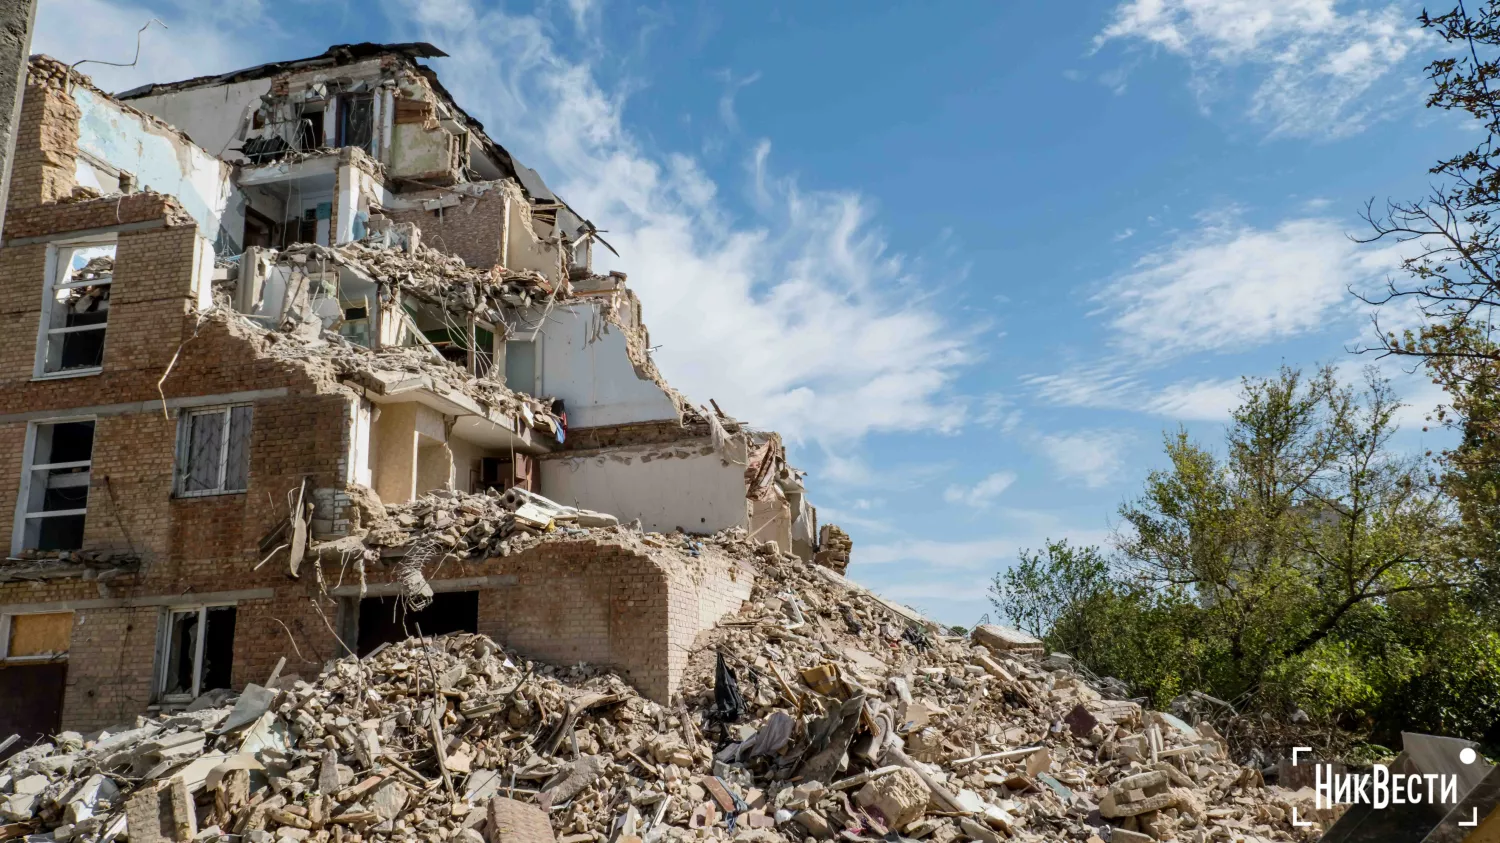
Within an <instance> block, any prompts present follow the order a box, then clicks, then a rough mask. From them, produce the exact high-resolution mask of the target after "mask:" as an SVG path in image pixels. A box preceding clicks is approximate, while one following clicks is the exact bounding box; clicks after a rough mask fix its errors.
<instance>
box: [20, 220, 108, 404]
mask: <svg viewBox="0 0 1500 843" xmlns="http://www.w3.org/2000/svg"><path fill="white" fill-rule="evenodd" d="M56 267H57V268H56V270H55V271H54V272H53V273H52V275H51V277H49V278H48V279H47V289H46V293H45V297H44V299H43V302H42V336H41V348H40V349H39V350H38V353H37V358H38V359H37V371H36V375H37V376H38V377H43V376H46V375H60V374H68V375H75V374H92V373H95V372H97V371H99V367H100V366H102V365H103V363H104V329H105V327H106V323H107V322H108V321H109V289H110V284H111V282H112V281H113V280H114V272H115V247H114V244H113V243H111V244H107V245H94V246H60V247H58V248H57V253H56Z"/></svg>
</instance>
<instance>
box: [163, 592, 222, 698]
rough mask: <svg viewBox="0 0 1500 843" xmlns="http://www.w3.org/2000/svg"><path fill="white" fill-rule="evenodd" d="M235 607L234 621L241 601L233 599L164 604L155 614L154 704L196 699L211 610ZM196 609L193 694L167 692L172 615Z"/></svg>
mask: <svg viewBox="0 0 1500 843" xmlns="http://www.w3.org/2000/svg"><path fill="white" fill-rule="evenodd" d="M224 608H229V609H234V613H235V621H236V623H238V621H239V611H240V610H239V604H238V603H237V602H235V601H233V600H231V601H227V602H217V603H189V604H187V605H184V606H163V607H161V611H160V612H158V613H157V615H156V659H155V666H154V667H153V668H152V670H151V702H152V703H153V704H155V705H182V704H186V703H190V702H192V701H193V700H196V699H197V698H198V697H199V696H201V695H202V693H203V689H202V685H203V649H204V647H205V646H207V642H208V635H207V634H206V633H207V631H208V610H209V609H224ZM194 612H196V613H197V615H198V640H197V641H195V642H194V644H193V690H192V693H191V694H168V693H167V690H166V688H164V687H162V686H163V685H165V684H166V682H167V675H168V673H167V660H168V659H170V658H171V656H172V619H173V618H174V617H176V616H177V615H187V614H192V613H194Z"/></svg>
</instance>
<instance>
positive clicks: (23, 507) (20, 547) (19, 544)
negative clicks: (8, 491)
mask: <svg viewBox="0 0 1500 843" xmlns="http://www.w3.org/2000/svg"><path fill="white" fill-rule="evenodd" d="M69 422H93V423H94V436H95V438H96V439H97V438H98V435H99V419H98V417H96V416H58V417H56V418H48V419H37V420H35V421H33V422H30V423H29V424H27V425H26V441H25V443H24V444H23V445H22V447H23V448H24V449H25V450H24V451H23V452H22V453H21V486H20V494H19V495H17V496H16V520H15V525H14V526H13V527H12V529H11V537H10V552H11V555H12V556H16V555H19V554H20V553H21V552H22V551H25V550H33V549H35V548H28V547H26V532H27V530H26V527H27V525H28V524H29V523H30V521H31V519H33V518H56V517H59V516H73V515H82V516H83V517H84V526H85V529H87V525H88V514H89V508H88V501H87V496H85V501H84V506H83V509H59V510H53V511H51V512H46V511H43V512H31V511H30V510H29V509H28V508H27V506H28V503H29V502H30V500H31V481H32V478H34V477H35V476H36V473H37V471H40V470H49V469H56V468H85V467H87V468H88V475H87V476H88V478H89V483H86V484H84V485H85V486H89V485H91V484H92V483H93V476H94V447H93V444H94V443H90V445H89V458H88V459H87V460H73V461H71V462H50V463H41V464H40V465H37V464H33V463H32V461H31V460H32V457H33V455H35V453H36V433H37V428H39V427H42V426H43V425H53V424H68V423H69Z"/></svg>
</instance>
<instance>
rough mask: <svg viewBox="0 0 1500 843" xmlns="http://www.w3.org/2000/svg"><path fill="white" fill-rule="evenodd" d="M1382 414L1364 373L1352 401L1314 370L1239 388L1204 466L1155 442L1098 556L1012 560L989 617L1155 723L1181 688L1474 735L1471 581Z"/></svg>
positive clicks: (1467, 565) (1428, 491)
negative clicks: (1128, 688)
mask: <svg viewBox="0 0 1500 843" xmlns="http://www.w3.org/2000/svg"><path fill="white" fill-rule="evenodd" d="M1399 406H1400V405H1399V404H1398V403H1397V402H1396V400H1395V398H1394V396H1393V395H1392V393H1391V390H1390V386H1389V384H1387V383H1386V382H1385V381H1384V380H1382V379H1380V378H1378V377H1376V376H1375V375H1374V373H1373V372H1371V373H1367V376H1366V382H1365V383H1364V385H1363V387H1362V388H1361V389H1358V390H1356V389H1354V388H1352V387H1349V386H1344V385H1341V384H1340V383H1339V382H1338V381H1337V379H1336V378H1335V376H1334V373H1333V371H1332V370H1331V369H1328V368H1324V369H1320V370H1318V371H1317V372H1315V373H1313V374H1311V375H1304V374H1303V373H1302V372H1299V371H1297V370H1294V369H1283V370H1282V371H1281V372H1280V373H1279V374H1278V375H1277V376H1276V377H1271V378H1262V379H1255V378H1248V379H1246V380H1245V381H1244V389H1243V394H1242V403H1241V404H1240V406H1239V407H1238V408H1236V409H1235V410H1234V411H1233V414H1232V421H1231V422H1230V424H1229V425H1228V426H1227V429H1226V432H1225V437H1224V446H1223V448H1222V449H1220V450H1219V451H1218V452H1216V451H1214V450H1212V449H1210V448H1207V447H1205V446H1203V445H1200V444H1198V443H1196V442H1194V441H1193V440H1192V439H1190V438H1189V437H1188V436H1187V434H1186V433H1185V432H1182V431H1178V432H1177V433H1174V434H1170V435H1168V436H1167V437H1166V441H1165V446H1166V447H1165V450H1166V457H1167V466H1166V467H1165V468H1163V469H1161V470H1158V471H1154V472H1152V473H1151V474H1150V476H1149V477H1148V478H1147V479H1146V482H1145V484H1144V489H1143V491H1142V493H1141V494H1140V495H1139V496H1138V497H1136V498H1134V499H1132V500H1130V501H1127V502H1126V503H1125V504H1124V505H1123V506H1122V507H1121V510H1120V514H1121V517H1122V524H1121V527H1120V529H1119V530H1118V531H1117V535H1116V538H1115V542H1114V553H1113V555H1111V556H1106V555H1105V554H1104V553H1103V552H1101V551H1099V550H1098V549H1096V548H1078V547H1074V546H1071V545H1069V544H1068V543H1067V542H1049V543H1048V545H1047V547H1046V548H1045V549H1044V550H1043V551H1041V552H1038V553H1030V552H1027V553H1023V554H1021V558H1020V560H1019V561H1018V563H1017V564H1016V565H1015V566H1014V567H1013V568H1011V569H1010V570H1008V571H1005V572H1002V573H1001V574H999V575H997V576H996V578H995V585H994V587H993V588H992V598H993V600H994V602H995V605H996V607H997V608H998V609H1000V610H1001V611H1002V612H1003V613H1004V614H1005V616H1006V617H1007V618H1008V619H1010V621H1011V622H1013V623H1016V624H1017V625H1020V626H1022V627H1023V628H1025V629H1028V630H1031V631H1033V632H1035V633H1037V634H1040V635H1043V636H1044V637H1045V639H1046V640H1047V642H1048V644H1049V645H1051V646H1053V647H1054V648H1057V649H1062V650H1064V651H1067V652H1069V653H1070V654H1072V655H1074V656H1075V657H1077V658H1079V659H1080V660H1081V661H1082V662H1083V663H1084V664H1085V665H1087V666H1088V667H1090V668H1091V669H1093V670H1095V671H1096V672H1101V673H1108V674H1111V675H1115V676H1118V677H1120V678H1122V679H1125V680H1127V681H1129V682H1132V683H1134V684H1135V686H1136V687H1137V688H1138V689H1140V691H1141V692H1142V693H1145V694H1147V695H1150V696H1152V697H1153V698H1154V700H1155V702H1156V703H1157V704H1158V705H1162V704H1165V703H1166V702H1167V701H1169V700H1170V699H1171V697H1172V696H1175V695H1176V694H1178V693H1180V692H1182V691H1184V690H1190V689H1198V690H1203V691H1205V692H1207V693H1209V694H1212V695H1214V696H1216V697H1221V698H1224V699H1241V700H1250V701H1251V703H1250V704H1251V705H1253V706H1259V707H1261V708H1263V709H1270V710H1276V711H1283V712H1284V711H1288V710H1290V709H1292V708H1294V707H1301V708H1304V709H1305V710H1307V711H1308V712H1309V713H1310V714H1312V715H1314V716H1316V717H1319V718H1321V719H1324V720H1327V721H1330V722H1337V723H1339V724H1341V725H1344V726H1345V727H1346V728H1351V729H1356V730H1359V731H1362V732H1365V733H1372V732H1375V733H1380V734H1381V735H1382V736H1388V735H1390V734H1392V733H1393V732H1394V731H1398V730H1399V729H1401V728H1413V727H1417V728H1429V729H1431V728H1434V727H1438V728H1442V729H1444V730H1446V731H1449V732H1450V733H1451V732H1455V731H1457V732H1458V733H1461V734H1466V735H1469V736H1472V737H1482V736H1485V733H1486V731H1487V730H1488V729H1490V728H1491V724H1493V723H1494V722H1495V720H1494V717H1493V716H1492V715H1493V714H1494V713H1495V712H1496V711H1497V710H1500V671H1497V670H1496V669H1495V668H1496V666H1500V658H1497V656H1496V655H1495V654H1496V652H1497V651H1496V647H1495V643H1496V641H1497V638H1496V636H1494V635H1492V634H1491V632H1492V631H1493V629H1494V627H1493V625H1492V624H1490V623H1489V621H1488V620H1487V619H1486V618H1485V617H1484V616H1483V615H1482V614H1481V613H1480V612H1479V611H1477V607H1478V606H1479V605H1481V604H1482V602H1483V601H1482V600H1478V599H1477V595H1478V592H1477V591H1476V590H1475V589H1476V586H1478V585H1480V584H1481V583H1482V578H1481V576H1480V575H1481V573H1482V572H1483V568H1482V566H1480V565H1478V564H1477V563H1475V562H1474V561H1472V560H1471V559H1470V558H1468V557H1465V556H1463V555H1461V554H1455V553H1454V552H1453V545H1454V541H1453V533H1454V528H1453V513H1452V509H1453V507H1452V505H1451V503H1450V502H1449V499H1448V498H1447V497H1445V495H1444V494H1443V490H1442V489H1441V488H1440V487H1439V486H1438V484H1436V483H1435V482H1434V479H1433V477H1432V476H1431V473H1430V470H1429V469H1430V466H1428V465H1427V464H1426V461H1425V460H1424V459H1422V458H1416V457H1410V456H1406V455H1403V454H1402V453H1400V452H1398V451H1396V450H1395V449H1393V448H1392V447H1391V446H1390V438H1391V436H1392V434H1393V433H1394V432H1395V430H1396V427H1395V424H1394V421H1393V419H1394V416H1395V413H1396V411H1397V410H1398V409H1399ZM1464 699H1469V700H1471V701H1472V702H1469V703H1465V702H1463V700H1464ZM1496 737H1497V738H1500V735H1496Z"/></svg>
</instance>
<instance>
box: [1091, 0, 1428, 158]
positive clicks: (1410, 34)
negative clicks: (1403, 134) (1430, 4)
mask: <svg viewBox="0 0 1500 843" xmlns="http://www.w3.org/2000/svg"><path fill="white" fill-rule="evenodd" d="M1351 5H1352V4H1349V3H1339V2H1338V0H1233V2H1215V0H1127V2H1123V3H1121V4H1120V5H1119V6H1117V7H1116V8H1115V11H1114V16H1113V19H1112V20H1111V22H1110V23H1109V25H1108V26H1107V27H1106V28H1105V29H1104V31H1103V32H1101V33H1100V34H1099V35H1098V36H1097V37H1096V38H1095V39H1094V43H1095V46H1096V48H1097V47H1102V46H1103V45H1105V44H1107V43H1109V42H1112V41H1123V42H1128V43H1136V44H1142V45H1149V46H1152V47H1156V48H1159V49H1163V50H1166V51H1167V52H1169V53H1173V54H1175V55H1178V56H1181V57H1183V58H1184V59H1186V60H1187V61H1188V63H1189V66H1190V67H1191V70H1192V75H1191V82H1190V84H1191V85H1192V88H1193V91H1194V93H1195V94H1196V95H1197V97H1198V100H1199V102H1200V103H1201V104H1202V105H1203V107H1204V108H1207V107H1209V106H1210V105H1211V104H1213V103H1214V102H1216V101H1219V100H1221V99H1224V98H1226V97H1228V96H1230V91H1232V90H1233V89H1234V83H1235V81H1236V79H1235V77H1234V76H1233V74H1234V73H1235V72H1236V71H1246V72H1248V73H1250V74H1252V75H1254V76H1255V77H1256V80H1255V82H1254V83H1253V92H1252V93H1250V94H1249V96H1248V100H1247V101H1246V102H1245V103H1244V107H1245V110H1246V113H1247V114H1248V116H1250V117H1251V118H1252V119H1254V120H1257V121H1259V122H1261V123H1263V124H1264V125H1266V126H1268V127H1269V129H1270V132H1271V134H1272V135H1289V136H1301V137H1343V136H1347V135H1350V134H1354V133H1356V132H1359V131H1361V130H1362V129H1364V128H1365V127H1366V126H1368V125H1369V124H1370V123H1371V122H1374V121H1376V120H1379V119H1382V118H1385V117H1388V116H1390V112H1391V111H1392V110H1393V109H1390V108H1387V107H1386V106H1387V105H1388V104H1389V102H1390V101H1391V99H1392V98H1394V97H1400V96H1404V95H1405V94H1406V92H1407V91H1406V87H1405V84H1406V83H1407V82H1408V80H1405V79H1403V78H1401V77H1400V76H1398V75H1394V71H1396V69H1397V68H1399V67H1401V66H1402V65H1403V63H1404V62H1406V61H1407V60H1408V59H1409V58H1411V57H1412V56H1413V55H1414V54H1415V53H1417V52H1418V51H1419V50H1420V49H1421V47H1422V44H1423V42H1424V41H1425V40H1426V37H1425V36H1424V34H1423V33H1422V31H1421V29H1420V28H1419V27H1418V26H1417V25H1416V23H1415V22H1414V20H1413V18H1414V17H1415V15H1416V9H1415V7H1412V6H1409V5H1407V4H1405V3H1391V4H1387V5H1381V6H1372V7H1367V8H1353V9H1350V8H1349V7H1350V6H1351ZM1111 87H1116V86H1114V85H1112V86H1111Z"/></svg>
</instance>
